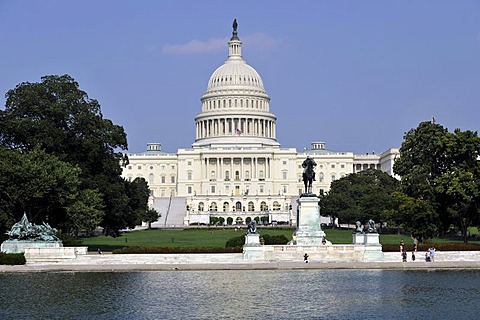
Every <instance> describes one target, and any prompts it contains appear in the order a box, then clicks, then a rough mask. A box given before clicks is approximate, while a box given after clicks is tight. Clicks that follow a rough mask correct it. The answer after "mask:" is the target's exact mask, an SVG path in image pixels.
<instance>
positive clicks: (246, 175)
mask: <svg viewBox="0 0 480 320" xmlns="http://www.w3.org/2000/svg"><path fill="white" fill-rule="evenodd" d="M245 180H247V181H250V171H248V170H247V171H245Z"/></svg>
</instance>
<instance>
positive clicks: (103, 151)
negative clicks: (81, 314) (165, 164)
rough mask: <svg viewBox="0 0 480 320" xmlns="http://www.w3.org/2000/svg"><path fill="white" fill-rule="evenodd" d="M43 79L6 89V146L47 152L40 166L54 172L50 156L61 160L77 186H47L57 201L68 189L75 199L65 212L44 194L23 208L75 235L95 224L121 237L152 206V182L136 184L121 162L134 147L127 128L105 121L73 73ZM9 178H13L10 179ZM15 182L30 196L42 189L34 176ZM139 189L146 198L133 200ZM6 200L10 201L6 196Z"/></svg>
mask: <svg viewBox="0 0 480 320" xmlns="http://www.w3.org/2000/svg"><path fill="white" fill-rule="evenodd" d="M41 80H42V81H41V82H39V83H29V82H23V83H20V84H19V85H17V86H16V87H15V88H14V89H12V90H9V91H8V92H7V93H6V105H5V110H0V146H2V147H3V149H4V152H5V150H8V151H15V152H16V153H15V156H18V157H19V158H22V161H27V160H28V159H30V157H31V156H34V155H38V154H39V153H42V155H44V157H43V158H39V159H37V160H36V165H37V166H38V167H40V168H43V170H47V169H46V168H48V166H49V163H48V161H57V162H58V163H61V165H60V164H58V163H57V164H56V165H55V166H56V167H57V168H63V169H62V170H64V173H65V175H67V174H70V176H69V178H68V179H67V180H66V181H67V182H69V183H70V184H72V185H75V184H76V185H75V187H73V186H72V187H71V188H70V189H68V188H65V189H64V191H63V190H60V189H55V190H54V189H46V188H42V189H43V190H48V192H47V193H48V194H46V195H45V197H48V196H52V195H54V197H57V198H58V197H61V195H62V194H63V193H68V197H70V202H65V203H63V204H64V208H63V210H56V211H55V210H53V209H52V207H51V205H50V204H49V202H48V201H46V199H43V198H42V199H37V198H35V199H31V198H26V199H25V200H24V202H23V205H22V206H24V207H29V208H38V210H36V211H35V212H34V211H32V209H30V214H35V215H40V216H41V219H46V220H48V221H49V222H51V223H52V225H54V226H56V227H60V228H65V229H66V230H70V231H71V232H77V231H79V230H78V229H82V228H87V229H91V228H92V226H93V225H94V224H98V223H100V225H102V226H104V227H105V229H106V230H114V231H115V232H113V233H114V234H118V230H120V229H122V228H126V227H133V226H134V225H135V222H138V219H139V214H140V211H146V210H147V200H148V194H149V190H148V186H147V185H146V183H144V184H139V183H138V182H135V183H134V182H129V181H125V180H124V179H123V178H121V177H120V174H121V172H122V168H121V164H122V163H124V164H125V163H126V162H127V161H128V159H127V158H126V157H125V156H124V155H123V153H122V151H123V150H126V149H127V138H126V134H125V132H124V130H123V128H122V127H121V126H118V125H115V124H113V122H112V121H111V120H109V119H105V118H103V115H102V113H101V109H100V104H99V103H98V101H97V100H95V99H90V98H89V97H88V95H87V93H86V92H84V91H82V90H80V89H79V85H78V83H77V82H76V81H75V80H74V79H73V78H71V77H70V76H68V75H63V76H57V75H50V76H44V77H42V79H41ZM9 154H10V156H14V155H13V154H11V153H9ZM47 155H48V156H51V157H53V158H48V156H47ZM47 160H48V161H47ZM22 163H23V162H22ZM0 165H1V164H0ZM24 165H25V166H27V165H28V163H24ZM50 166H52V165H50ZM44 167H45V168H44ZM17 169H18V170H20V168H17ZM67 169H69V170H70V171H72V172H70V171H68V170H67ZM1 170H8V168H0V171H1ZM39 170H40V169H39ZM52 170H53V169H52ZM40 171H41V170H40ZM67 171H68V172H67ZM0 174H1V173H0ZM40 177H41V175H40ZM51 177H52V178H51V179H56V178H55V177H54V176H51ZM2 178H3V179H4V180H5V181H6V180H8V176H3V177H0V179H2ZM59 179H60V178H59ZM13 181H15V183H16V184H17V185H18V189H21V188H23V189H24V190H28V191H25V192H24V193H30V192H32V194H35V193H34V192H33V190H31V188H30V189H29V187H28V183H30V181H32V177H27V176H23V178H22V177H20V176H18V177H16V178H15V180H13ZM59 181H61V180H59ZM5 183H7V182H5ZM10 183H12V180H10ZM0 187H1V188H3V186H2V185H0ZM139 188H140V189H142V188H143V189H142V190H141V191H138V192H137V193H139V194H141V196H139V195H138V194H135V195H134V196H135V198H134V199H133V198H131V194H130V193H129V191H130V190H136V189H139ZM0 197H2V195H0ZM1 201H4V202H5V201H6V202H9V201H10V200H9V198H8V197H7V196H6V195H5V194H4V195H3V198H1ZM27 202H28V203H29V204H27ZM9 205H10V206H9V207H8V208H10V209H11V210H12V211H11V212H10V213H9V214H10V216H11V217H12V218H15V217H14V215H19V214H22V213H21V212H18V210H20V207H22V206H18V205H13V204H9ZM46 207H48V209H46ZM30 218H32V217H30ZM0 219H1V218H0ZM67 219H70V221H67ZM72 219H75V220H76V221H72Z"/></svg>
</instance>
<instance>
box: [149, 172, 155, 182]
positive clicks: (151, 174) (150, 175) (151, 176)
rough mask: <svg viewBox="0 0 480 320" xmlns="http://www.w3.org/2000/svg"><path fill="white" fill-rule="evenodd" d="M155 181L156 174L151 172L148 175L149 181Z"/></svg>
mask: <svg viewBox="0 0 480 320" xmlns="http://www.w3.org/2000/svg"><path fill="white" fill-rule="evenodd" d="M154 181H155V176H154V175H153V173H150V174H149V175H148V183H153V182H154Z"/></svg>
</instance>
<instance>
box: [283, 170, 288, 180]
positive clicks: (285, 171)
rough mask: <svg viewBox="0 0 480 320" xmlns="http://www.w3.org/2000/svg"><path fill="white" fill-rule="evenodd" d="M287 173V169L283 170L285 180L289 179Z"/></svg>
mask: <svg viewBox="0 0 480 320" xmlns="http://www.w3.org/2000/svg"><path fill="white" fill-rule="evenodd" d="M287 173H288V171H287V170H284V171H282V179H283V180H287Z"/></svg>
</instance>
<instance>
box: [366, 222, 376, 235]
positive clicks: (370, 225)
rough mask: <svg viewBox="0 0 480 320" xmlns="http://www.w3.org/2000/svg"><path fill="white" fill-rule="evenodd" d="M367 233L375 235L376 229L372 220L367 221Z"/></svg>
mask: <svg viewBox="0 0 480 320" xmlns="http://www.w3.org/2000/svg"><path fill="white" fill-rule="evenodd" d="M367 232H368V233H377V228H376V227H375V221H373V220H372V219H370V220H368V228H367Z"/></svg>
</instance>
